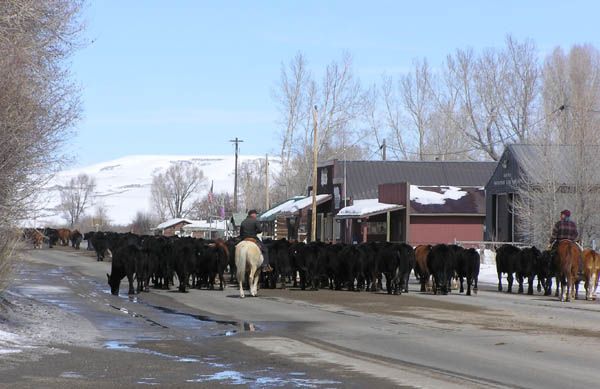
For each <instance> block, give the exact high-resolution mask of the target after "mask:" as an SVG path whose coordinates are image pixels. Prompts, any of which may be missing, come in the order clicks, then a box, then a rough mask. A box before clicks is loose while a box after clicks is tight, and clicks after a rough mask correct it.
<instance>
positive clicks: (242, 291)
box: [238, 278, 246, 298]
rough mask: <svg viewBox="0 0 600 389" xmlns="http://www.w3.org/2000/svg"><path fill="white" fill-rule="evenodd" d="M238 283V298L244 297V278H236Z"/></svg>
mask: <svg viewBox="0 0 600 389" xmlns="http://www.w3.org/2000/svg"><path fill="white" fill-rule="evenodd" d="M238 284H240V298H244V297H246V295H245V294H244V285H243V284H244V279H243V278H242V279H238Z"/></svg>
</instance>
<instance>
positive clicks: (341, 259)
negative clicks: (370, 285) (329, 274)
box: [328, 245, 364, 291]
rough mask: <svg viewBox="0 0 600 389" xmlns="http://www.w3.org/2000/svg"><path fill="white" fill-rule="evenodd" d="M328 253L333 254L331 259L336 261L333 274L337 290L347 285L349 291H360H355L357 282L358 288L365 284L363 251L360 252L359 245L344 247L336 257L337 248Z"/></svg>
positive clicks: (332, 248)
mask: <svg viewBox="0 0 600 389" xmlns="http://www.w3.org/2000/svg"><path fill="white" fill-rule="evenodd" d="M333 246H338V245H333ZM328 251H329V252H330V253H332V254H333V255H332V256H331V257H330V258H332V259H335V263H334V272H333V274H334V276H335V280H334V282H335V286H336V289H338V290H339V289H341V288H342V287H343V286H344V285H346V287H347V288H348V289H349V290H352V291H354V290H359V288H358V287H357V288H356V289H355V281H356V284H357V286H358V285H360V284H364V276H363V273H362V270H363V262H364V254H363V251H361V250H359V248H358V246H357V245H347V246H344V247H343V248H342V249H341V250H340V251H339V253H337V255H335V254H336V248H335V247H331V248H329V250H328ZM330 266H331V264H330Z"/></svg>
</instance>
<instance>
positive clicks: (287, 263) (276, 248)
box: [261, 239, 292, 289]
mask: <svg viewBox="0 0 600 389" xmlns="http://www.w3.org/2000/svg"><path fill="white" fill-rule="evenodd" d="M265 246H266V247H267V250H269V264H270V265H271V267H272V268H273V271H272V272H269V273H262V274H261V276H262V277H263V286H264V287H265V288H276V287H277V281H278V280H280V281H281V288H282V289H284V288H285V287H286V282H287V280H288V279H289V278H291V277H292V264H291V260H290V243H289V242H288V241H287V239H279V240H271V241H267V242H266V243H265Z"/></svg>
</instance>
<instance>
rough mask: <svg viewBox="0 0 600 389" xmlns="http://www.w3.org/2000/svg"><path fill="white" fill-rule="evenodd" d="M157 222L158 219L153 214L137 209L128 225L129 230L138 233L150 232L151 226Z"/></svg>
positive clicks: (154, 225) (158, 221)
mask: <svg viewBox="0 0 600 389" xmlns="http://www.w3.org/2000/svg"><path fill="white" fill-rule="evenodd" d="M159 223H160V220H159V219H158V218H157V217H156V216H155V215H153V214H151V213H146V212H141V211H138V212H137V213H136V214H135V217H134V218H133V220H132V222H131V224H130V225H129V231H131V232H133V233H134V234H139V235H144V234H150V232H151V231H152V228H154V227H156V226H157V225H158V224H159Z"/></svg>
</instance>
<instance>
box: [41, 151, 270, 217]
mask: <svg viewBox="0 0 600 389" xmlns="http://www.w3.org/2000/svg"><path fill="white" fill-rule="evenodd" d="M258 158H260V157H256V156H240V158H239V163H240V164H242V163H243V162H245V161H249V160H255V159H258ZM180 161H183V162H187V163H194V164H196V165H198V166H199V167H200V168H201V169H202V171H203V172H204V175H205V177H207V180H206V182H205V186H204V189H203V191H202V192H201V193H200V194H201V195H203V194H205V193H207V192H208V190H209V188H210V186H211V181H214V191H215V192H224V191H227V192H233V186H234V185H233V184H234V183H233V181H234V174H233V173H234V166H235V159H234V157H233V156H229V155H227V156H223V155H133V156H127V157H123V158H118V159H115V160H112V161H108V162H103V163H98V164H95V165H90V166H86V167H82V168H77V169H71V170H66V171H63V172H61V173H59V174H58V175H57V176H56V177H54V179H53V180H52V181H51V182H50V183H49V185H48V189H47V192H46V196H44V197H45V199H44V200H43V204H42V205H43V207H44V212H43V214H42V215H39V216H38V218H37V219H38V220H37V224H38V225H42V224H44V223H54V224H59V223H64V220H63V219H62V218H61V216H60V214H58V213H57V212H56V211H55V210H54V208H55V207H56V205H57V204H58V202H59V201H60V195H59V192H58V190H56V186H57V185H64V184H65V183H66V182H68V180H69V179H71V178H72V177H75V176H77V175H79V174H81V173H85V174H88V175H90V176H92V177H94V178H95V179H96V191H97V197H96V201H95V203H96V204H101V205H103V206H104V207H105V208H106V210H107V211H108V215H109V218H110V220H111V222H112V223H114V224H121V225H127V224H129V223H130V222H131V220H132V219H133V217H134V216H135V214H136V212H138V211H149V210H150V208H151V206H150V185H151V183H152V175H153V174H154V173H156V172H160V171H164V170H166V169H167V168H168V167H169V166H170V165H171V164H173V163H176V162H180ZM276 170H277V166H275V165H274V164H273V163H272V166H271V172H272V173H274V172H275V171H276Z"/></svg>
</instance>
